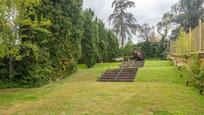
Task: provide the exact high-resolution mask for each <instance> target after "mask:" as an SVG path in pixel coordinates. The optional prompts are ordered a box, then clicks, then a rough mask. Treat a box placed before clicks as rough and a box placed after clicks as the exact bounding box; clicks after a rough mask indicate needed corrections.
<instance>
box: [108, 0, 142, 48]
mask: <svg viewBox="0 0 204 115" xmlns="http://www.w3.org/2000/svg"><path fill="white" fill-rule="evenodd" d="M112 7H114V11H113V13H112V14H111V15H110V16H109V19H108V20H109V22H110V23H112V24H113V30H114V32H116V34H117V35H119V36H120V37H121V46H122V47H124V44H125V41H126V40H127V39H129V40H130V38H131V37H132V34H136V31H137V29H138V27H139V26H138V25H137V24H136V22H137V20H136V19H135V17H134V15H133V14H132V13H129V12H127V9H128V8H132V7H135V3H134V2H132V1H129V0H114V1H113V3H112Z"/></svg>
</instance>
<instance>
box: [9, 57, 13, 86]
mask: <svg viewBox="0 0 204 115" xmlns="http://www.w3.org/2000/svg"><path fill="white" fill-rule="evenodd" d="M12 77H13V59H12V57H9V80H10V87H11V85H12V84H11V80H12Z"/></svg>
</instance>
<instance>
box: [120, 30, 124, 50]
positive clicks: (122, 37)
mask: <svg viewBox="0 0 204 115" xmlns="http://www.w3.org/2000/svg"><path fill="white" fill-rule="evenodd" d="M121 47H122V48H124V35H123V32H122V31H121Z"/></svg>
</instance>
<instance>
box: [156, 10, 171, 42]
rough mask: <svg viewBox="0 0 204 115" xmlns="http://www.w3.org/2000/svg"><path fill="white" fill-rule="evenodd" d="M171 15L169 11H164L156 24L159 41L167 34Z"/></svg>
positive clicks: (165, 37) (169, 28)
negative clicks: (160, 19)
mask: <svg viewBox="0 0 204 115" xmlns="http://www.w3.org/2000/svg"><path fill="white" fill-rule="evenodd" d="M172 17H173V15H172V14H171V13H165V14H164V15H163V17H162V21H160V22H159V23H158V24H157V32H158V34H159V35H160V36H161V41H164V40H165V39H167V36H168V34H169V32H170V30H171V24H170V23H171V20H172Z"/></svg>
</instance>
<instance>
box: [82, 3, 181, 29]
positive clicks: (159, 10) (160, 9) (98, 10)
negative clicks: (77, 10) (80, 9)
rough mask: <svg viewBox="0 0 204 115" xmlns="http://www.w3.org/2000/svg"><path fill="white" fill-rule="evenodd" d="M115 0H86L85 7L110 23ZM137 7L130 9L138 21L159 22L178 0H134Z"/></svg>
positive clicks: (151, 23) (153, 23)
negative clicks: (109, 18) (109, 19)
mask: <svg viewBox="0 0 204 115" xmlns="http://www.w3.org/2000/svg"><path fill="white" fill-rule="evenodd" d="M112 1H113V0H84V8H91V9H93V10H94V12H95V14H96V16H97V17H99V18H100V19H102V20H103V21H104V22H105V23H106V25H108V23H107V20H108V16H109V15H110V14H111V13H112V11H113V9H112V8H111V4H112ZM133 1H135V8H132V9H131V10H130V11H131V12H132V13H133V14H134V15H135V17H136V18H137V20H138V23H149V24H150V25H155V24H157V22H158V21H160V20H161V18H162V16H163V14H164V13H165V12H167V11H168V10H170V8H171V6H172V5H173V4H174V3H176V2H178V0H133Z"/></svg>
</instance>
